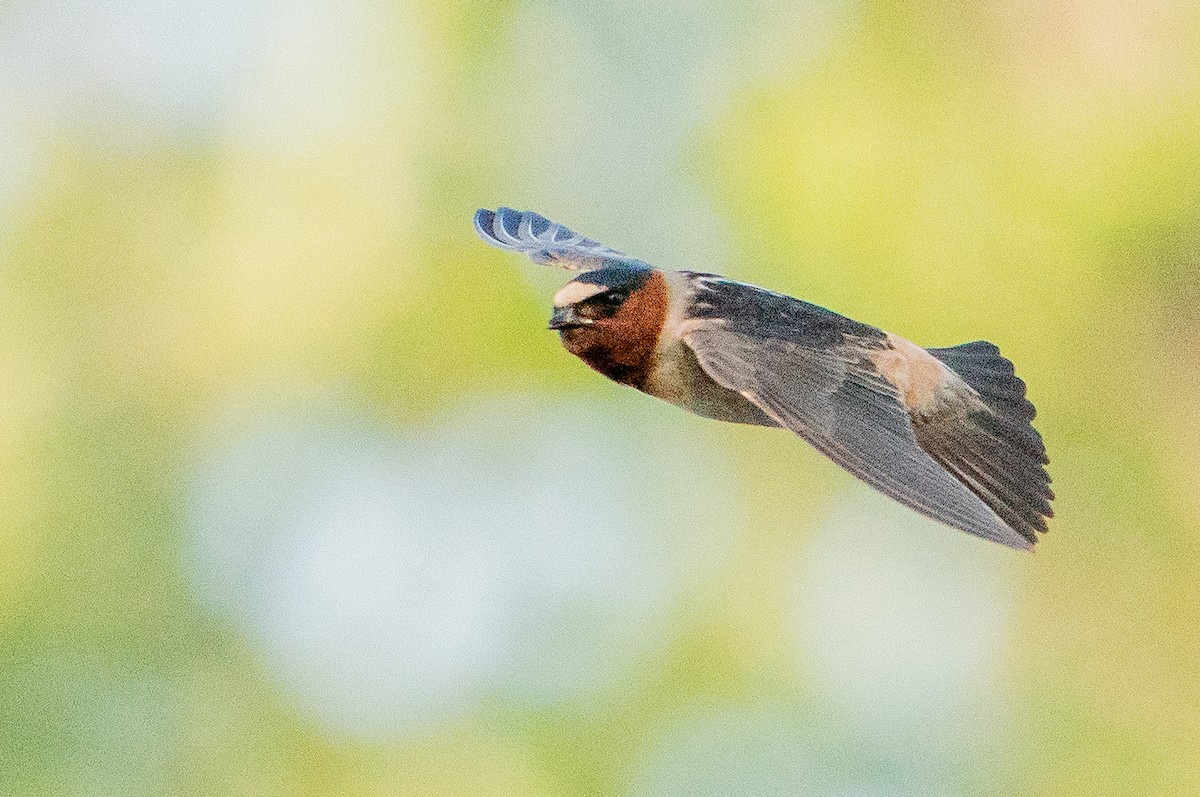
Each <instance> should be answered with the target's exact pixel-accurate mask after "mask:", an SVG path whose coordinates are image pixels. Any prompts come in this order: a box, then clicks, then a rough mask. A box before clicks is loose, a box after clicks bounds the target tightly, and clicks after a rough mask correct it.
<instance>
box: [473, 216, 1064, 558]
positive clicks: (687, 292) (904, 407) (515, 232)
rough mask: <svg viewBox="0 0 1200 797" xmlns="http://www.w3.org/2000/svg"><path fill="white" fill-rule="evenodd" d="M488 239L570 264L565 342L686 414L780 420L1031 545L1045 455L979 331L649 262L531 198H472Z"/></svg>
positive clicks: (560, 311)
mask: <svg viewBox="0 0 1200 797" xmlns="http://www.w3.org/2000/svg"><path fill="white" fill-rule="evenodd" d="M474 224H475V230H476V232H477V233H478V234H479V236H480V237H481V238H482V239H483V240H484V241H485V242H486V243H488V244H491V245H492V246H496V247H499V248H500V249H503V250H506V251H509V252H516V253H520V254H523V255H526V256H528V257H529V258H530V259H531V260H533V261H534V262H535V263H541V264H544V265H549V266H558V267H561V268H564V269H568V270H571V271H575V272H578V276H576V277H575V278H574V279H572V280H571V281H570V282H568V283H567V284H566V285H565V286H563V288H562V289H561V290H559V291H558V292H557V293H556V294H555V295H554V299H553V312H552V315H551V316H550V321H549V328H550V329H551V330H554V331H556V332H558V333H559V336H560V338H561V341H562V344H563V346H564V348H566V350H567V351H568V352H570V353H571V354H573V355H575V356H576V357H578V358H579V359H581V360H582V361H583V362H584V363H586V364H587V365H588V366H590V367H591V368H592V369H594V370H595V371H597V372H599V373H600V374H602V375H604V376H606V377H608V378H609V379H611V380H613V381H615V382H618V383H620V384H622V385H628V386H630V387H634V388H636V389H638V390H640V391H642V392H644V393H647V394H649V395H651V396H654V397H656V398H659V399H663V400H665V401H668V402H670V403H672V404H675V405H677V406H679V407H681V408H683V409H685V410H687V411H689V412H691V413H694V414H696V415H699V416H702V417H705V418H711V419H714V420H719V421H727V422H731V423H740V424H752V425H757V426H769V427H782V428H784V429H788V430H790V431H791V432H793V433H794V434H796V435H797V436H798V437H800V438H801V439H803V440H805V441H806V442H808V443H809V444H811V445H812V446H813V447H815V448H816V449H817V450H818V451H820V452H821V453H822V454H824V455H825V456H826V457H828V458H829V459H831V460H833V462H835V463H837V464H838V465H840V466H841V467H842V468H844V469H845V470H847V471H849V472H850V473H851V474H853V475H854V476H855V477H857V478H858V479H860V480H862V481H863V482H865V483H866V484H867V485H869V486H871V487H873V488H875V489H876V490H878V491H879V492H881V493H883V494H884V495H886V496H888V497H890V498H892V499H894V500H896V501H898V502H900V503H901V504H903V505H905V506H907V507H909V508H910V509H912V510H915V511H916V512H919V513H920V514H922V515H925V516H926V517H929V518H932V519H933V520H936V521H938V522H940V523H943V524H945V525H947V526H950V527H952V528H955V529H959V530H962V531H965V532H969V533H971V534H975V535H977V536H979V537H982V538H984V539H987V540H992V541H994V542H998V543H1000V544H1002V545H1006V546H1008V547H1010V548H1015V549H1019V550H1032V549H1033V546H1034V543H1036V542H1037V540H1038V535H1039V534H1040V533H1042V532H1045V531H1047V528H1048V525H1047V519H1048V518H1051V517H1053V515H1054V512H1053V509H1052V508H1051V506H1050V502H1051V501H1052V500H1053V499H1054V493H1053V491H1052V490H1051V489H1050V483H1051V479H1050V474H1049V473H1048V472H1047V470H1046V465H1048V464H1049V462H1050V460H1049V458H1048V457H1047V456H1046V448H1045V445H1044V443H1043V441H1042V437H1041V435H1040V434H1039V433H1038V431H1037V430H1036V429H1034V427H1033V423H1032V422H1033V420H1034V417H1035V415H1036V410H1035V408H1034V406H1033V404H1032V403H1031V402H1030V401H1029V400H1028V398H1026V385H1025V383H1024V382H1023V381H1022V380H1021V379H1020V378H1019V377H1018V376H1017V375H1016V373H1015V370H1014V368H1013V364H1012V362H1011V361H1009V360H1008V359H1007V358H1005V357H1003V356H1002V355H1001V354H1000V350H999V349H998V348H997V347H996V346H995V345H993V344H992V343H989V342H987V341H983V340H977V341H972V342H970V343H963V344H961V345H958V346H950V347H947V348H923V347H921V346H918V345H917V344H915V343H912V342H910V341H908V340H906V339H904V338H902V337H900V336H899V335H896V334H894V333H890V332H885V331H883V330H882V329H880V328H878V327H875V326H871V325H870V324H864V323H861V322H858V321H854V320H852V319H850V318H848V317H846V316H843V315H840V314H838V313H836V312H833V311H831V310H828V309H826V308H824V307H820V306H818V305H815V304H810V303H808V302H805V301H802V300H800V299H795V298H792V297H791V296H786V295H784V294H782V293H776V292H775V291H770V290H767V289H765V288H759V287H756V286H754V285H750V284H748V283H743V282H738V281H736V280H732V279H728V278H726V277H722V276H719V275H716V274H709V273H704V272H693V271H682V270H680V271H672V270H664V269H659V268H655V267H654V266H651V265H650V264H649V263H647V262H645V261H643V260H639V259H638V258H635V257H630V256H629V255H626V254H624V253H623V252H620V251H618V250H616V249H612V248H610V247H608V246H606V245H604V244H602V243H599V242H598V241H595V240H592V239H590V238H587V237H585V236H583V235H580V234H578V233H576V232H573V231H572V230H570V229H568V228H567V227H564V226H563V225H561V224H558V223H556V222H553V221H551V220H549V219H548V218H546V217H545V216H542V215H540V214H537V213H534V212H532V211H517V210H513V209H511V208H507V207H501V208H499V209H497V210H494V211H493V210H488V209H480V210H478V211H476V213H475V219H474Z"/></svg>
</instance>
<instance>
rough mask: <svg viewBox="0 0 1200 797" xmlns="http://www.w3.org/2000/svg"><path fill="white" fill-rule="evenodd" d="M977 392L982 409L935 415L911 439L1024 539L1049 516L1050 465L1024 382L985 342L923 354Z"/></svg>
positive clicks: (1043, 527) (1041, 529)
mask: <svg viewBox="0 0 1200 797" xmlns="http://www.w3.org/2000/svg"><path fill="white" fill-rule="evenodd" d="M928 351H929V353H930V354H932V355H933V356H934V357H937V358H938V359H939V360H941V361H942V362H943V363H945V364H946V366H947V367H949V368H950V369H951V370H952V371H954V372H955V373H957V374H958V375H959V376H960V377H962V379H963V381H965V382H966V383H967V384H968V385H970V386H971V388H973V389H974V390H975V392H976V393H978V394H979V397H980V399H981V400H982V401H983V403H984V404H985V405H986V409H980V410H974V411H971V412H969V413H967V414H966V416H962V415H956V416H952V417H934V418H930V419H928V421H926V422H923V423H921V424H920V425H919V426H918V428H917V439H918V442H919V443H920V444H921V447H922V448H924V449H925V450H926V451H927V452H929V454H930V456H932V457H933V458H934V459H936V460H937V461H938V462H940V463H941V464H942V465H943V466H944V467H945V468H946V469H947V470H948V471H949V472H950V473H951V474H953V475H954V476H955V478H957V479H958V480H959V481H960V482H962V483H963V484H964V485H965V486H966V487H967V488H968V489H970V490H971V491H972V492H973V493H975V494H976V495H978V496H979V497H980V498H981V499H983V501H984V503H986V504H987V505H988V506H989V507H991V509H992V511H994V512H995V513H996V515H997V516H999V517H1000V519H1001V520H1003V521H1004V522H1005V523H1007V524H1008V525H1009V526H1011V527H1012V528H1013V529H1014V530H1015V531H1016V532H1018V533H1019V534H1020V535H1021V536H1023V537H1025V539H1027V540H1029V541H1030V542H1035V541H1036V540H1037V533H1038V532H1044V531H1046V529H1047V525H1046V518H1049V517H1053V516H1054V510H1053V509H1052V508H1051V506H1050V501H1052V500H1054V493H1053V491H1051V490H1050V487H1049V485H1050V481H1051V480H1050V474H1049V473H1047V472H1046V468H1045V465H1046V464H1048V463H1049V461H1050V460H1049V458H1048V457H1047V456H1046V447H1045V444H1044V443H1043V441H1042V436H1041V435H1040V434H1038V432H1037V430H1036V429H1034V428H1033V425H1032V421H1033V419H1034V418H1035V417H1036V415H1037V410H1036V409H1035V408H1034V406H1033V404H1032V403H1031V402H1030V401H1029V400H1028V399H1027V398H1026V397H1025V383H1024V382H1023V381H1021V379H1020V378H1019V377H1018V376H1017V375H1016V373H1015V370H1014V368H1013V364H1012V363H1011V362H1010V361H1009V360H1007V359H1006V358H1004V357H1003V356H1001V354H1000V350H999V349H998V348H996V347H995V346H994V345H993V344H991V343H988V342H986V341H974V342H972V343H964V344H962V345H961V346H953V347H950V348H944V349H929V350H928Z"/></svg>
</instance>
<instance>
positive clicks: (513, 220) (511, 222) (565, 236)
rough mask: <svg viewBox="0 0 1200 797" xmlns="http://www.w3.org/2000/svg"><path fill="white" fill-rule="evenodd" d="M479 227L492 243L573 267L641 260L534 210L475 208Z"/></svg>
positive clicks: (581, 268)
mask: <svg viewBox="0 0 1200 797" xmlns="http://www.w3.org/2000/svg"><path fill="white" fill-rule="evenodd" d="M475 231H476V232H478V233H479V237H480V238H482V239H483V240H484V241H486V242H487V243H489V244H491V245H492V246H495V247H499V248H500V249H504V250H507V251H509V252H519V253H521V254H523V255H527V256H528V257H529V259H530V260H532V261H533V262H535V263H541V264H544V265H550V266H559V267H560V268H566V269H571V270H572V271H593V270H595V269H599V268H604V267H606V266H610V265H615V264H617V263H625V264H627V265H638V264H641V261H639V260H634V259H633V258H629V257H627V256H626V255H625V254H624V253H622V252H619V251H617V250H616V249H613V248H611V247H608V246H605V245H604V244H602V243H600V242H599V241H594V240H592V239H591V238H587V237H585V236H583V235H580V234H579V233H577V232H575V231H573V230H570V229H568V228H566V227H564V226H563V225H561V224H558V223H557V222H553V221H551V220H550V219H548V218H546V217H545V216H542V215H541V214H538V213H534V212H533V211H530V210H525V211H521V210H513V209H512V208H499V209H497V210H494V211H492V210H487V209H484V208H481V209H479V210H477V211H475ZM643 265H644V264H643Z"/></svg>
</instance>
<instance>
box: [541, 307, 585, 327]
mask: <svg viewBox="0 0 1200 797" xmlns="http://www.w3.org/2000/svg"><path fill="white" fill-rule="evenodd" d="M591 323H593V322H592V319H590V318H582V317H580V316H578V315H576V314H575V308H574V307H571V306H568V307H555V308H554V315H552V316H550V329H569V328H571V327H582V326H586V325H588V324H591Z"/></svg>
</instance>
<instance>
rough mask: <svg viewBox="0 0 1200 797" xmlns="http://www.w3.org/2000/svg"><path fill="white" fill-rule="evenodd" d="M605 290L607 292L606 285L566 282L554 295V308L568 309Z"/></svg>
mask: <svg viewBox="0 0 1200 797" xmlns="http://www.w3.org/2000/svg"><path fill="white" fill-rule="evenodd" d="M606 290H608V286H607V285H595V284H593V283H590V282H568V283H567V284H566V285H564V286H563V287H562V290H560V291H559V292H558V293H556V294H554V306H555V307H570V306H571V305H573V304H576V303H578V302H582V301H583V300H584V299H590V298H592V297H593V296H595V295H596V294H598V293H603V292H604V291H606Z"/></svg>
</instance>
